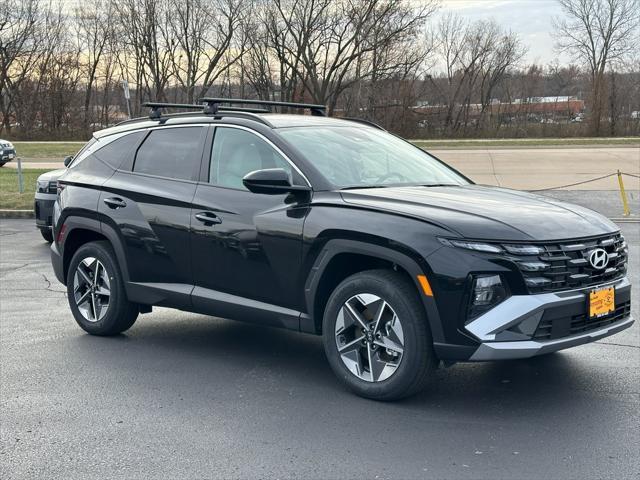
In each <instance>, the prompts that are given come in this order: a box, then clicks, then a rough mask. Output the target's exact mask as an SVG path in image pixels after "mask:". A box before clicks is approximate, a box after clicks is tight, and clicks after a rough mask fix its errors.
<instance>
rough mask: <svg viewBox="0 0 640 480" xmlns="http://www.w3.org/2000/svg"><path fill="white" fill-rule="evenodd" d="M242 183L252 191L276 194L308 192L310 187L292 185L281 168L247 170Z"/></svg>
mask: <svg viewBox="0 0 640 480" xmlns="http://www.w3.org/2000/svg"><path fill="white" fill-rule="evenodd" d="M242 184H243V185H244V186H245V187H247V189H248V190H249V191H250V192H253V193H265V194H268V195H277V194H281V193H288V192H308V191H310V190H311V188H310V187H307V186H300V185H292V184H291V180H290V179H289V174H288V173H287V172H286V171H285V170H284V169H282V168H265V169H263V170H255V171H253V172H249V173H247V174H246V175H245V177H244V178H243V179H242Z"/></svg>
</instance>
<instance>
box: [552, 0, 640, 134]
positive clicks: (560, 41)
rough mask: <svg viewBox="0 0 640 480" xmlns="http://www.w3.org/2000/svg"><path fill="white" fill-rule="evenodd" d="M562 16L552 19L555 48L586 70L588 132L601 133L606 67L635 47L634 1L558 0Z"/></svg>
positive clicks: (639, 24) (637, 19)
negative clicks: (589, 108) (589, 95)
mask: <svg viewBox="0 0 640 480" xmlns="http://www.w3.org/2000/svg"><path fill="white" fill-rule="evenodd" d="M558 2H559V3H560V6H561V8H562V11H563V13H564V17H561V18H557V19H556V20H555V30H556V36H557V47H558V48H559V49H560V50H561V51H566V52H568V53H570V54H572V55H573V56H574V58H575V59H576V60H578V61H580V62H581V63H583V64H584V65H586V66H587V68H588V69H589V73H590V75H591V104H592V108H591V116H590V127H591V128H590V131H591V134H592V135H596V136H597V135H601V134H602V128H601V119H602V114H603V110H604V102H605V82H606V77H605V74H606V71H607V68H608V67H610V66H613V65H614V64H615V63H616V62H619V61H621V60H623V59H624V58H625V57H626V56H627V55H629V54H631V53H633V52H634V51H637V49H638V29H639V28H640V5H638V2H637V0H558Z"/></svg>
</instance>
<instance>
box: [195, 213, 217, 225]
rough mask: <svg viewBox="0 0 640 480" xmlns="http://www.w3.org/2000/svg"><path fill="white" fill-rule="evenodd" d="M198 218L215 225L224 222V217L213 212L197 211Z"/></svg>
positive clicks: (206, 223) (207, 223)
mask: <svg viewBox="0 0 640 480" xmlns="http://www.w3.org/2000/svg"><path fill="white" fill-rule="evenodd" d="M196 218H197V219H198V220H199V221H201V222H202V223H204V224H205V225H215V224H218V223H222V219H221V218H220V217H219V216H217V215H216V214H215V213H213V212H200V213H196Z"/></svg>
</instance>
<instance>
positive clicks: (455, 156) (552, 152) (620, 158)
mask: <svg viewBox="0 0 640 480" xmlns="http://www.w3.org/2000/svg"><path fill="white" fill-rule="evenodd" d="M428 151H429V152H431V153H433V154H434V155H436V156H437V157H439V158H441V159H442V160H444V161H445V162H447V163H449V164H451V165H452V166H453V167H454V168H457V169H458V170H460V171H461V172H462V173H464V174H465V175H467V176H468V177H470V178H471V179H472V180H474V181H475V182H476V183H482V184H487V185H500V186H503V187H508V188H517V189H521V190H532V189H537V188H548V187H555V186H558V185H566V184H570V183H576V182H581V181H584V180H590V179H593V178H595V177H600V176H602V175H607V174H610V173H615V172H616V171H617V170H621V171H623V172H627V173H631V174H634V175H640V147H634V146H628V147H595V146H594V147H583V148H567V147H563V148H542V149H541V148H535V147H533V148H511V149H509V148H473V149H442V148H434V149H428ZM23 165H24V167H25V168H50V169H52V170H53V169H56V168H62V166H63V165H62V161H61V159H60V160H58V161H55V160H54V161H50V160H49V161H32V162H24V164H23ZM6 166H7V167H9V168H15V167H16V164H15V162H10V163H8V164H7V165H6ZM625 182H626V184H627V188H628V189H629V190H640V179H639V178H633V177H626V178H625ZM617 188H618V181H617V179H616V178H614V177H610V178H607V179H603V180H599V181H596V182H590V183H587V184H584V185H580V186H578V187H572V189H574V190H575V189H579V190H616V189H617Z"/></svg>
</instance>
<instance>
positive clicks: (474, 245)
mask: <svg viewBox="0 0 640 480" xmlns="http://www.w3.org/2000/svg"><path fill="white" fill-rule="evenodd" d="M438 240H440V243H442V244H443V245H447V246H453V247H458V248H466V249H467V250H475V251H476V252H486V253H501V252H502V249H501V248H500V247H499V246H498V245H491V244H490V243H482V242H471V241H467V240H450V239H448V238H439V239H438Z"/></svg>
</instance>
